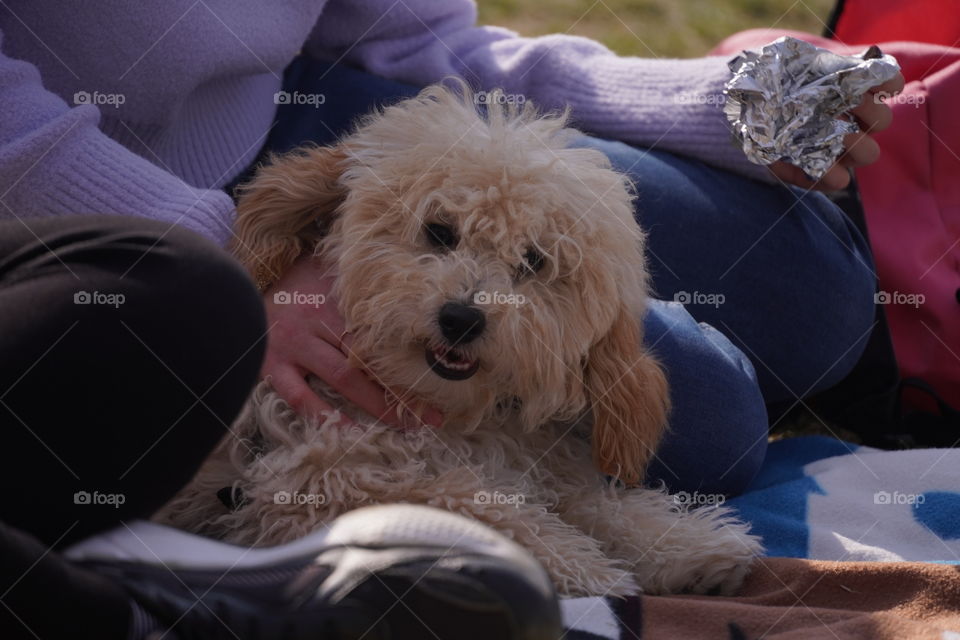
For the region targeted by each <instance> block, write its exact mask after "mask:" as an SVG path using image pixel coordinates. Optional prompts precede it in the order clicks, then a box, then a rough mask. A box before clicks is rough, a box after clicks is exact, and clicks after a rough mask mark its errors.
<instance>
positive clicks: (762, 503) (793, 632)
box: [563, 437, 960, 640]
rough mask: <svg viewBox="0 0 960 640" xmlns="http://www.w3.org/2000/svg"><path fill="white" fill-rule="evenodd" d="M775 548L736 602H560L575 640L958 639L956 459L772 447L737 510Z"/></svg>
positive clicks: (840, 445) (833, 443)
mask: <svg viewBox="0 0 960 640" xmlns="http://www.w3.org/2000/svg"><path fill="white" fill-rule="evenodd" d="M728 504H730V505H732V506H734V507H735V508H736V509H737V510H738V511H739V513H740V515H741V517H742V518H744V519H745V520H746V521H748V522H750V523H751V526H752V528H753V531H754V532H755V533H757V534H759V535H761V536H762V537H763V539H764V543H765V545H766V548H767V556H768V557H765V558H762V559H761V560H760V561H759V562H758V563H757V565H756V567H755V569H754V571H753V572H752V573H751V575H750V576H749V577H748V578H747V580H746V582H745V584H744V586H743V588H742V589H741V591H740V592H739V593H738V594H737V595H736V596H734V597H717V596H641V597H637V598H630V599H627V600H613V599H604V598H576V599H568V600H565V601H564V602H563V612H564V622H565V624H566V626H567V628H568V633H567V635H566V636H565V637H566V638H567V639H568V640H589V639H595V638H603V639H614V638H616V639H620V638H623V639H628V638H629V639H634V640H639V639H641V638H684V639H691V640H693V639H699V638H711V639H713V638H730V639H731V640H733V639H738V640H739V639H748V638H749V639H752V638H778V639H779V638H783V639H787V638H797V639H817V638H828V639H845V638H870V639H876V640H884V639H887V638H890V639H894V638H896V639H903V638H931V639H934V638H936V639H937V640H960V450H958V449H915V450H910V451H893V452H890V451H879V450H876V449H870V448H867V447H857V446H856V445H851V444H848V443H845V442H840V441H838V440H833V439H830V438H823V437H806V438H794V439H789V440H782V441H779V442H775V443H773V444H772V445H771V447H770V450H769V453H768V456H767V460H766V462H765V463H764V468H763V469H762V470H761V472H760V474H759V476H758V477H757V478H756V480H754V482H753V484H752V485H751V487H750V489H749V490H748V491H747V492H746V493H744V495H742V496H739V497H738V498H735V499H733V500H730V501H729V503H728Z"/></svg>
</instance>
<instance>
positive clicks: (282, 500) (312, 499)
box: [273, 491, 327, 507]
mask: <svg viewBox="0 0 960 640" xmlns="http://www.w3.org/2000/svg"><path fill="white" fill-rule="evenodd" d="M326 502H327V496H325V495H324V494H322V493H300V492H299V491H294V492H293V493H290V492H289V491H277V492H276V493H275V494H273V504H294V505H300V506H310V507H319V506H320V505H323V504H326Z"/></svg>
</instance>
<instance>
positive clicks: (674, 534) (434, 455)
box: [158, 85, 759, 595]
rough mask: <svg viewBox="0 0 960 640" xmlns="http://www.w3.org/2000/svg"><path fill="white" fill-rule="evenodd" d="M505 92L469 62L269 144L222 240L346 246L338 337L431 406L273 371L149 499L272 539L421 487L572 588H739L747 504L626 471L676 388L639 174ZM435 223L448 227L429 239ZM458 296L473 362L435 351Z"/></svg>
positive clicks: (259, 541)
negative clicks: (658, 320)
mask: <svg viewBox="0 0 960 640" xmlns="http://www.w3.org/2000/svg"><path fill="white" fill-rule="evenodd" d="M496 95H497V94H493V96H494V97H493V98H492V99H491V100H490V101H489V102H490V103H489V104H488V105H486V106H485V107H484V108H482V109H479V108H478V107H477V106H475V104H474V101H473V96H472V94H471V93H470V92H469V91H468V90H467V89H466V88H465V87H464V86H462V85H459V86H458V87H456V88H455V90H451V89H449V88H444V87H440V86H436V87H431V88H428V89H427V90H425V91H424V92H423V93H421V94H420V96H418V97H416V98H414V99H411V100H407V101H404V102H401V103H399V104H398V105H395V106H392V107H388V108H387V109H385V110H384V111H383V112H378V113H375V114H373V115H371V116H369V117H367V118H366V119H365V120H363V121H362V122H361V123H360V125H359V126H358V128H357V130H356V131H355V132H354V133H353V134H352V135H350V136H349V137H347V138H346V139H345V140H343V141H342V142H340V143H339V144H338V145H337V146H335V147H328V148H307V149H302V150H299V151H297V152H294V153H292V154H289V155H287V156H284V157H280V158H277V159H275V160H274V162H273V163H272V164H271V165H269V166H267V167H264V168H262V169H261V170H260V171H259V172H258V174H257V176H256V177H255V178H254V180H253V181H252V182H251V183H250V184H248V185H246V186H245V187H244V188H243V192H242V197H241V200H240V203H239V206H238V220H237V231H238V241H237V242H236V243H235V246H234V250H235V252H236V254H237V256H238V258H239V259H240V260H241V261H242V262H243V263H244V264H245V265H246V266H247V268H248V269H249V270H250V271H251V273H252V274H253V275H255V276H256V277H258V278H259V279H268V280H269V279H275V278H276V277H278V276H280V275H281V274H283V273H284V272H285V271H286V270H287V269H288V268H289V267H290V266H291V265H292V263H293V261H294V260H296V259H297V257H298V256H300V255H301V254H303V253H304V252H313V253H314V254H316V255H317V256H318V257H319V259H322V260H323V261H324V262H326V263H328V264H334V265H336V267H337V280H336V285H335V292H336V297H337V299H338V301H339V308H340V311H341V313H342V315H343V317H344V319H345V321H346V323H347V328H348V329H349V331H350V333H351V335H352V338H353V339H352V342H351V343H350V344H351V347H350V351H351V353H350V358H351V360H352V361H353V363H354V364H356V365H357V366H360V367H362V368H364V369H366V370H368V371H370V372H371V373H372V374H373V375H375V376H376V378H377V380H378V381H379V382H380V383H381V384H382V385H383V386H385V387H386V388H387V389H389V390H390V391H391V392H392V393H393V394H395V395H396V396H398V397H399V398H401V399H403V401H404V403H405V404H406V405H408V406H414V407H417V406H424V405H431V406H434V407H437V408H439V409H440V410H441V411H442V412H443V413H444V416H445V422H444V427H443V428H442V429H440V430H432V429H426V428H424V429H418V430H412V431H400V430H397V429H394V428H392V427H388V426H385V425H383V424H380V423H378V422H377V421H375V420H373V419H372V418H370V417H369V416H366V415H364V414H362V412H360V411H358V410H357V409H356V408H355V407H351V406H349V405H348V404H346V403H344V402H343V401H342V399H340V398H339V397H338V396H336V395H335V394H333V393H331V392H330V390H329V389H326V388H325V387H324V386H323V385H322V384H319V383H317V382H316V381H315V388H316V390H317V391H318V392H319V393H321V394H323V395H326V396H327V398H328V400H330V401H331V402H332V403H334V406H337V407H338V408H339V409H341V410H342V411H343V412H344V413H347V414H348V415H349V416H350V417H351V418H352V419H353V423H352V426H347V427H343V426H338V425H336V424H334V422H336V416H325V417H324V419H323V420H321V423H319V424H318V423H317V422H315V421H314V422H311V421H308V420H304V419H301V418H299V417H297V416H296V415H295V414H294V413H293V411H291V410H290V408H289V407H288V406H287V405H286V403H284V402H283V401H282V400H281V399H279V397H278V396H277V395H276V394H275V393H274V392H273V391H272V390H270V388H269V386H268V384H267V383H263V384H261V386H260V387H258V389H257V390H256V391H255V393H254V394H253V397H252V398H251V400H250V402H249V403H248V406H247V408H246V409H245V411H244V413H243V415H242V416H241V418H240V419H239V420H238V421H237V423H236V424H235V425H234V427H233V429H232V433H231V434H230V435H229V436H228V437H227V438H226V439H225V440H224V442H223V443H222V444H221V445H220V447H219V448H218V449H217V451H216V452H215V453H214V454H213V455H212V456H211V458H210V460H208V461H207V463H206V464H205V466H204V468H203V469H201V471H200V473H199V474H198V476H197V477H196V478H195V480H194V481H193V482H192V484H191V485H190V486H189V487H188V488H187V489H186V490H185V491H184V492H182V493H181V494H180V495H179V496H178V497H177V498H175V499H174V501H173V502H171V503H170V504H169V505H167V507H166V508H165V509H164V510H163V511H162V512H161V514H160V515H159V516H158V517H159V518H160V519H161V520H164V521H166V522H169V523H172V524H174V525H176V526H181V527H184V528H187V529H189V530H193V531H197V532H201V533H205V534H209V535H213V536H216V537H219V538H223V539H225V540H228V541H231V542H237V543H243V544H251V545H270V544H277V543H281V542H285V541H289V540H292V539H295V538H298V537H300V536H302V535H304V534H306V533H308V532H309V531H311V530H313V529H315V528H317V527H319V526H322V525H323V524H324V523H327V522H329V521H330V520H332V519H333V518H335V517H337V515H339V514H340V513H342V512H344V511H347V510H350V509H354V508H357V507H360V506H363V505H367V504H372V503H389V502H414V503H423V504H428V505H432V506H437V507H441V508H445V509H448V510H452V511H455V512H459V513H462V514H465V515H468V516H470V517H473V518H476V519H478V520H481V521H483V522H485V523H488V524H490V525H491V526H493V527H495V528H497V529H498V530H500V531H501V532H503V533H505V534H507V535H509V536H511V537H512V538H514V539H516V540H518V541H519V542H521V543H522V544H524V545H525V546H526V547H527V548H529V549H530V550H531V551H533V553H534V554H535V555H536V556H537V558H538V559H539V560H540V561H541V562H542V563H543V564H544V566H546V568H547V570H548V571H549V572H550V574H551V575H552V577H553V578H554V581H555V583H556V585H557V587H558V589H559V590H560V591H561V592H562V593H565V594H570V595H585V594H598V595H599V594H613V595H622V594H628V593H635V592H637V591H638V590H639V589H643V590H646V591H648V592H658V593H660V592H670V591H679V590H684V589H687V590H693V591H696V592H703V591H706V590H708V589H712V588H715V587H718V588H720V589H721V590H725V591H729V590H731V589H733V588H735V587H736V586H737V585H738V584H739V582H740V580H742V578H743V575H744V574H745V572H746V570H747V567H748V566H749V562H750V558H751V557H752V556H753V555H754V554H755V553H757V552H758V550H759V545H758V542H757V540H756V538H754V537H752V536H750V535H748V533H747V529H746V527H745V526H744V525H742V524H740V523H738V522H736V521H735V520H734V519H732V518H731V517H730V515H729V514H728V513H727V512H726V511H724V510H722V509H710V510H705V509H701V510H697V511H695V512H687V511H685V510H683V509H682V508H679V507H677V506H676V505H675V504H674V503H673V502H672V501H671V500H670V499H669V497H668V496H667V495H666V494H665V493H664V492H662V491H659V490H653V489H639V488H638V489H629V490H628V489H625V488H624V485H636V484H638V483H639V481H640V480H641V479H642V476H643V470H644V467H645V465H646V463H647V461H648V460H649V458H650V456H651V455H652V452H653V451H654V449H655V448H656V446H657V443H658V441H659V438H660V435H661V433H662V431H663V429H664V426H665V423H666V416H667V411H668V407H669V401H668V392H667V388H666V380H665V377H664V375H663V372H662V370H661V368H660V366H659V364H658V363H657V362H656V360H655V359H654V358H653V357H651V356H650V355H649V354H648V353H646V352H645V351H644V350H643V348H642V333H641V326H640V324H639V322H638V318H639V317H641V316H642V314H643V312H644V309H645V303H646V300H647V295H648V292H647V271H646V266H645V263H644V259H643V243H644V237H643V234H642V232H641V230H640V229H639V228H638V227H637V225H636V223H635V222H634V219H633V202H632V196H631V193H630V188H629V183H628V182H627V180H626V179H625V178H624V177H623V176H622V175H620V174H618V173H616V172H614V171H612V170H611V169H610V167H609V163H608V161H607V159H606V158H605V157H604V156H603V155H602V154H601V153H599V152H598V151H595V150H590V149H581V148H571V146H570V143H571V139H572V137H573V136H575V135H576V132H575V131H573V130H571V129H568V128H566V125H565V123H566V118H565V116H564V115H562V114H561V115H556V114H554V115H550V116H543V115H540V114H538V113H537V112H536V111H535V110H534V108H533V107H532V106H530V105H529V104H527V105H524V106H523V107H517V106H513V105H511V104H507V105H504V104H502V102H501V101H500V100H499V99H497V98H496ZM430 224H443V225H446V226H447V227H449V229H451V230H452V231H453V233H454V235H455V238H456V242H455V243H450V246H448V247H438V246H436V243H431V241H430V237H429V235H428V233H427V232H426V227H427V225H430ZM531 252H532V255H535V256H539V260H538V261H537V262H539V264H540V268H539V269H538V270H536V271H534V270H531V269H528V268H526V267H525V265H528V264H530V258H529V256H530V255H531ZM484 294H487V296H489V297H490V298H494V299H493V300H492V302H493V304H483V302H484V301H483V299H482V296H483V295H484ZM476 296H481V298H477V297H476ZM450 302H454V303H461V304H468V305H473V306H474V307H476V308H478V309H481V310H482V311H483V313H484V315H485V319H486V322H485V328H484V329H483V331H482V332H481V334H480V335H479V336H478V337H477V338H476V339H474V340H472V341H470V342H469V344H457V345H453V346H455V347H456V349H457V350H458V352H460V354H461V355H462V356H464V357H465V358H467V359H469V360H471V361H476V362H477V370H476V372H475V373H474V374H473V375H472V376H470V377H469V378H468V379H464V380H451V379H447V378H445V377H442V376H440V375H438V374H437V372H436V371H434V370H431V368H430V366H429V364H428V362H427V359H426V358H425V353H426V349H427V348H428V347H430V346H435V345H446V346H451V345H450V344H449V343H445V338H444V337H443V335H442V333H441V331H440V326H439V323H438V320H437V314H438V311H439V309H440V308H441V307H442V306H443V305H444V304H446V303H450ZM578 424H579V425H580V427H582V428H584V429H585V430H586V431H587V435H577V434H576V433H573V431H576V429H575V426H576V425H578ZM601 471H602V472H605V473H608V474H611V475H614V476H617V477H619V478H620V480H622V481H623V482H622V483H617V484H609V483H607V482H606V481H605V480H604V477H603V474H602V473H601ZM228 486H232V487H237V488H239V489H241V490H242V495H243V496H244V499H245V502H244V504H243V505H242V506H240V507H238V508H236V509H233V510H230V509H228V508H226V507H224V506H223V505H222V504H221V503H220V501H219V500H218V499H217V497H216V495H217V492H218V491H219V490H221V489H223V488H224V487H228ZM284 492H286V493H284ZM277 495H280V496H282V495H290V496H297V495H299V496H313V497H312V498H305V499H306V500H308V501H309V502H310V504H303V503H300V502H298V500H297V499H296V498H295V497H292V498H291V501H290V502H288V503H283V502H282V500H279V501H278V500H277V499H276V497H277ZM484 498H489V499H487V500H485V499H484Z"/></svg>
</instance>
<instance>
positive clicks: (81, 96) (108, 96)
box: [73, 91, 127, 109]
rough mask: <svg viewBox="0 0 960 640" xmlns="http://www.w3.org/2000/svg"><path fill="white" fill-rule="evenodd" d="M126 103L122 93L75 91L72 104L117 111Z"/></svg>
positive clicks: (125, 97)
mask: <svg viewBox="0 0 960 640" xmlns="http://www.w3.org/2000/svg"><path fill="white" fill-rule="evenodd" d="M126 101H127V96H125V95H123V94H122V93H100V92H99V91H94V92H93V93H90V92H89V91H77V92H76V93H75V94H73V104H77V105H79V104H92V105H96V106H98V107H113V108H114V109H119V108H120V105H122V104H123V103H124V102H126Z"/></svg>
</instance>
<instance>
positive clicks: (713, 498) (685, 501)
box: [673, 491, 727, 507]
mask: <svg viewBox="0 0 960 640" xmlns="http://www.w3.org/2000/svg"><path fill="white" fill-rule="evenodd" d="M726 501H727V496H725V495H724V494H722V493H700V492H699V491H694V492H692V493H691V492H689V491H677V492H676V493H675V494H673V502H674V503H675V504H677V505H680V506H688V507H703V506H707V505H721V504H723V503H724V502H726Z"/></svg>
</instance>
